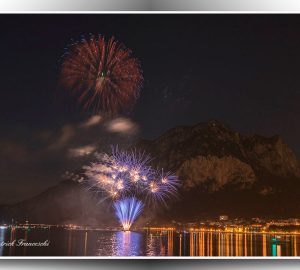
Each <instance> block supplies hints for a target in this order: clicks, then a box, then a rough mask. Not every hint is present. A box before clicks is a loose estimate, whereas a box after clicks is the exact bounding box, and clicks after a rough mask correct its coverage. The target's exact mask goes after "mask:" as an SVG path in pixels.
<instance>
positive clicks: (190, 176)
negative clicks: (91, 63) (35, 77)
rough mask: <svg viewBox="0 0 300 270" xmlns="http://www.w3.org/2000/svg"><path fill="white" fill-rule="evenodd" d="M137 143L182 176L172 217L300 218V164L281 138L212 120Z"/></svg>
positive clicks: (168, 168) (156, 160)
mask: <svg viewBox="0 0 300 270" xmlns="http://www.w3.org/2000/svg"><path fill="white" fill-rule="evenodd" d="M138 147H139V148H142V149H144V150H145V151H146V152H148V153H150V154H151V155H152V156H153V157H155V159H154V164H153V165H156V166H158V167H163V168H165V169H167V170H171V171H174V172H176V174H177V175H178V177H179V178H180V179H181V180H182V187H181V190H180V194H181V200H179V201H178V202H177V203H176V204H175V205H173V207H172V209H173V211H169V212H167V213H168V214H169V215H170V218H179V217H180V218H182V219H193V218H197V217H199V218H201V217H203V216H211V215H218V214H222V213H227V214H229V215H232V216H243V217H250V216H268V217H277V216H282V217H284V216H297V217H299V216H300V212H299V210H300V204H299V202H298V201H299V198H300V192H299V190H300V189H299V188H300V168H299V164H298V161H297V158H296V156H295V154H294V153H293V151H292V150H291V149H290V148H289V147H288V145H287V144H285V143H284V141H283V140H282V138H281V137H280V136H273V137H270V138H266V137H263V136H260V135H251V136H250V135H243V134H240V133H238V132H236V131H234V130H232V129H231V128H229V127H227V126H226V125H224V124H223V123H221V122H219V121H215V120H213V121H209V122H207V123H200V124H197V125H194V126H180V127H176V128H173V129H171V130H169V131H167V132H166V133H165V134H163V135H162V136H160V137H159V138H157V139H155V140H152V141H150V140H142V141H140V142H139V144H138Z"/></svg>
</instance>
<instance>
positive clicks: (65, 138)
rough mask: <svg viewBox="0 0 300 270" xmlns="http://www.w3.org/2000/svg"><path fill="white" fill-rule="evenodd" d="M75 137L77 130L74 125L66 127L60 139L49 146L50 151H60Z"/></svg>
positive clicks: (63, 128) (61, 132)
mask: <svg viewBox="0 0 300 270" xmlns="http://www.w3.org/2000/svg"><path fill="white" fill-rule="evenodd" d="M74 135H75V130H74V127H73V126H72V125H65V126H63V127H62V129H61V131H60V135H59V137H58V138H57V139H56V140H55V141H54V142H53V143H52V144H50V146H49V149H50V150H59V149H61V148H62V147H64V146H65V145H66V144H67V143H68V142H69V141H70V139H71V138H72V137H73V136H74Z"/></svg>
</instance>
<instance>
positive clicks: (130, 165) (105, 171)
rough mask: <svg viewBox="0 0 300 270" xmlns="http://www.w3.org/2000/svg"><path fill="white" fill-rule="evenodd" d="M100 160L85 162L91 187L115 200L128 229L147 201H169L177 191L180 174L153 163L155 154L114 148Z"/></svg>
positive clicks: (120, 218) (121, 220)
mask: <svg viewBox="0 0 300 270" xmlns="http://www.w3.org/2000/svg"><path fill="white" fill-rule="evenodd" d="M96 157H97V162H94V163H91V164H90V165H89V166H84V169H85V175H86V176H87V183H88V185H89V188H90V189H91V190H95V191H96V192H101V193H102V195H104V196H102V197H104V199H111V200H112V201H113V202H114V209H115V210H116V215H117V217H118V219H119V221H120V223H121V224H122V226H123V228H124V230H129V229H130V227H131V225H132V223H133V222H134V220H135V219H136V218H137V217H138V215H139V213H140V212H141V211H142V208H143V206H144V205H147V206H150V207H151V206H152V207H153V206H155V205H157V204H164V205H167V202H168V201H169V200H170V199H171V198H172V197H176V195H177V188H178V186H179V180H178V178H177V177H176V176H175V175H173V174H172V173H170V172H167V173H165V172H164V171H163V170H156V169H153V168H152V167H151V166H150V161H151V157H150V156H148V155H146V154H145V153H144V152H139V151H137V150H132V151H122V150H120V149H119V148H118V147H115V148H112V154H111V155H108V154H106V153H101V154H97V155H96Z"/></svg>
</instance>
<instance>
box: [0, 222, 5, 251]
mask: <svg viewBox="0 0 300 270" xmlns="http://www.w3.org/2000/svg"><path fill="white" fill-rule="evenodd" d="M4 236H5V229H4V228H0V243H2V242H3V241H4ZM3 249H4V247H3V246H2V245H0V256H2V255H3Z"/></svg>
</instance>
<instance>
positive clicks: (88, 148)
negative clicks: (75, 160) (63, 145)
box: [69, 145, 96, 157]
mask: <svg viewBox="0 0 300 270" xmlns="http://www.w3.org/2000/svg"><path fill="white" fill-rule="evenodd" d="M95 150H96V147H95V146H94V145H85V146H81V147H77V148H70V149H69V156H70V157H83V156H88V155H90V154H92V153H93V152H94V151H95Z"/></svg>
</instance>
